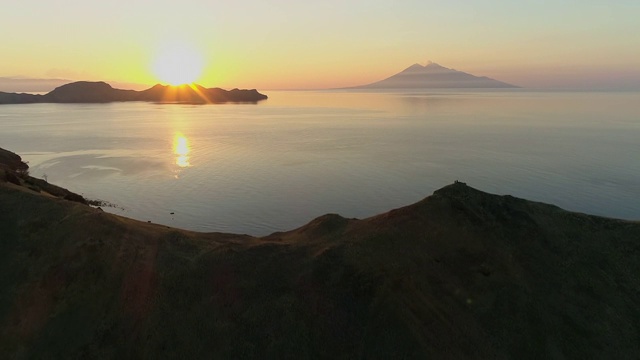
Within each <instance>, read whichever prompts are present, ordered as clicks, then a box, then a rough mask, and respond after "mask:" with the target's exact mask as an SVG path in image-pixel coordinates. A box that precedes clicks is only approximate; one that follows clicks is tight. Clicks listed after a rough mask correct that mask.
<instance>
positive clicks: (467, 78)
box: [352, 61, 517, 89]
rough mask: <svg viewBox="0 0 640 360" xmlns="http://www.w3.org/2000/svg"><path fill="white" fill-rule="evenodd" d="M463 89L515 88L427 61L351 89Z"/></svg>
mask: <svg viewBox="0 0 640 360" xmlns="http://www.w3.org/2000/svg"><path fill="white" fill-rule="evenodd" d="M438 88H450V89H465V88H517V86H515V85H511V84H507V83H505V82H502V81H498V80H494V79H491V78H488V77H486V76H475V75H471V74H468V73H466V72H462V71H458V70H455V69H449V68H446V67H444V66H442V65H439V64H436V63H434V62H431V61H429V62H428V64H427V65H425V66H422V65H420V64H413V65H411V66H409V67H408V68H406V69H404V70H402V71H401V72H399V73H397V74H395V75H393V76H390V77H388V78H386V79H384V80H381V81H378V82H374V83H372V84H368V85H362V86H356V87H353V88H352V89H438Z"/></svg>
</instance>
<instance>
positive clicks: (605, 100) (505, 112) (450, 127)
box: [0, 91, 640, 235]
mask: <svg viewBox="0 0 640 360" xmlns="http://www.w3.org/2000/svg"><path fill="white" fill-rule="evenodd" d="M266 93H267V95H269V97H270V99H269V100H267V101H264V102H261V103H259V104H258V105H239V104H227V105H208V106H191V105H159V104H149V103H114V104H87V105H85V104H30V105H3V106H0V147H4V148H6V149H9V150H12V151H15V152H17V153H19V154H20V155H22V156H23V158H24V159H26V160H28V161H29V163H30V166H31V174H32V175H33V176H36V177H41V176H43V175H44V174H46V175H47V178H48V180H49V181H51V182H53V183H56V184H59V185H61V186H63V187H67V188H69V189H71V190H72V191H76V192H79V193H83V194H84V195H85V196H86V197H88V198H98V199H103V200H108V201H110V202H112V203H115V204H117V205H119V206H121V207H123V208H124V209H125V210H124V211H121V210H118V209H107V210H108V211H112V212H117V213H120V214H124V215H126V216H129V217H133V218H136V219H140V220H145V221H146V220H150V221H152V222H156V223H162V224H167V225H172V226H178V227H182V228H188V229H192V230H198V231H223V232H239V233H249V234H254V235H265V234H268V233H271V232H273V231H277V230H288V229H292V228H295V227H298V226H301V225H303V224H305V223H306V222H308V221H310V220H311V219H313V218H314V217H317V216H319V215H322V214H325V213H339V214H341V215H343V216H346V217H358V218H362V217H367V216H371V215H374V214H377V213H380V212H384V211H387V210H389V209H392V208H396V207H400V206H404V205H408V204H410V203H413V202H415V201H418V200H420V199H422V198H423V197H425V196H427V195H429V194H431V192H433V191H434V190H436V189H438V188H440V187H442V186H444V185H447V184H449V183H451V182H453V181H454V180H460V181H465V182H467V183H468V184H469V185H471V186H473V187H476V188H479V189H481V190H484V191H488V192H493V193H499V194H512V195H515V196H518V197H524V198H528V199H532V200H537V201H543V202H549V203H554V204H556V205H559V206H561V207H563V208H566V209H569V210H575V211H581V212H588V213H592V214H598V215H605V216H612V217H621V218H627V219H640V201H638V200H639V199H640V158H639V155H638V154H640V94H638V93H544V92H522V91H514V92H425V93H401V92H397V93H374V92H371V93H347V92H286V91H271V92H266ZM172 212H173V213H174V214H173V215H172V214H170V213H172Z"/></svg>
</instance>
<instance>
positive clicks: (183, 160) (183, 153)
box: [173, 132, 191, 168]
mask: <svg viewBox="0 0 640 360" xmlns="http://www.w3.org/2000/svg"><path fill="white" fill-rule="evenodd" d="M189 152H191V148H190V147H189V140H187V138H186V137H185V136H184V135H183V134H182V133H181V132H177V133H176V134H175V135H174V137H173V153H174V154H175V155H177V156H176V165H178V166H179V167H181V168H185V167H189V166H191V163H190V162H189Z"/></svg>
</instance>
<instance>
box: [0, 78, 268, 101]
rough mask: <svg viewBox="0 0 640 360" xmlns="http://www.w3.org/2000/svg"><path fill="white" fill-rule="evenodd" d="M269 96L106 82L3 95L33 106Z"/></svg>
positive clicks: (1, 95) (1, 97)
mask: <svg viewBox="0 0 640 360" xmlns="http://www.w3.org/2000/svg"><path fill="white" fill-rule="evenodd" d="M265 99H267V96H266V95H264V94H261V93H259V92H258V91H257V90H255V89H252V90H240V89H233V90H224V89H220V88H205V87H203V86H200V85H197V84H193V85H180V86H167V85H160V84H157V85H155V86H153V87H151V88H149V89H146V90H142V91H135V90H122V89H114V88H113V87H111V85H109V84H107V83H105V82H103V81H97V82H91V81H77V82H73V83H69V84H66V85H62V86H59V87H57V88H55V89H53V90H52V91H50V92H49V93H47V94H44V95H34V94H24V93H7V92H0V104H31V103H110V102H120V101H148V102H157V103H189V104H219V103H228V102H234V103H257V102H258V101H260V100H265Z"/></svg>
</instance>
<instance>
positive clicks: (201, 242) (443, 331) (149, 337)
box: [0, 151, 640, 359]
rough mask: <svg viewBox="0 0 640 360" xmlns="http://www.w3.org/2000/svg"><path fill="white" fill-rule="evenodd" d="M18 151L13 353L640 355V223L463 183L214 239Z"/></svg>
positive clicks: (9, 256)
mask: <svg viewBox="0 0 640 360" xmlns="http://www.w3.org/2000/svg"><path fill="white" fill-rule="evenodd" d="M0 161H2V162H4V164H3V165H2V166H0V274H2V275H1V276H0V358H3V359H15V358H21V359H40V358H59V359H68V358H127V359H130V358H186V359H202V358H215V359H238V358H243V359H282V358H291V359H309V358H327V359H329V358H339V359H356V358H357V359H376V358H380V359H431V358H433V359H461V358H478V359H553V358H558V359H560V358H564V359H631V358H636V357H637V355H638V354H640V342H639V341H638V339H639V338H640V326H639V324H640V294H639V290H638V289H640V276H638V274H640V223H638V222H633V221H623V220H615V219H607V218H603V217H597V216H590V215H585V214H579V213H573V212H568V211H564V210H562V209H560V208H558V207H556V206H552V205H547V204H542V203H537V202H532V201H527V200H522V199H517V198H514V197H511V196H498V195H491V194H487V193H484V192H482V191H479V190H476V189H473V188H471V187H469V186H467V185H465V184H464V183H461V182H457V181H456V182H455V183H454V184H452V185H449V186H446V187H444V188H442V189H440V190H438V191H436V192H434V193H433V195H431V196H429V197H427V198H425V199H424V200H422V201H419V202H417V203H415V204H413V205H410V206H406V207H403V208H399V209H395V210H391V211H389V212H387V213H384V214H380V215H377V216H373V217H370V218H367V219H362V220H358V219H346V218H343V217H341V216H339V215H335V214H330V215H324V216H321V217H319V218H317V219H315V220H313V221H311V222H310V223H309V224H307V225H304V226H302V227H300V228H298V229H295V230H292V231H287V232H281V233H274V234H272V235H269V236H265V237H262V238H257V237H252V236H247V235H235V234H222V233H206V234H205V233H196V232H192V231H185V230H180V229H176V228H170V227H167V226H163V225H157V224H151V223H146V222H140V221H136V220H131V219H127V218H124V217H120V216H116V215H112V214H109V213H105V212H103V211H101V210H100V209H95V208H92V207H89V206H87V205H85V204H83V203H82V201H78V199H74V198H70V197H68V196H66V195H64V194H65V193H64V192H63V191H61V190H57V189H55V188H50V187H48V185H49V184H46V183H45V182H44V181H43V180H39V181H34V180H35V179H33V178H32V177H30V176H29V175H28V171H27V170H28V167H27V166H26V164H24V163H22V162H21V159H20V158H19V157H18V156H17V155H15V154H12V153H10V152H7V151H0ZM57 194H59V195H57ZM67 195H68V194H67ZM63 198H67V200H64V199H63ZM68 200H72V201H68Z"/></svg>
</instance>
